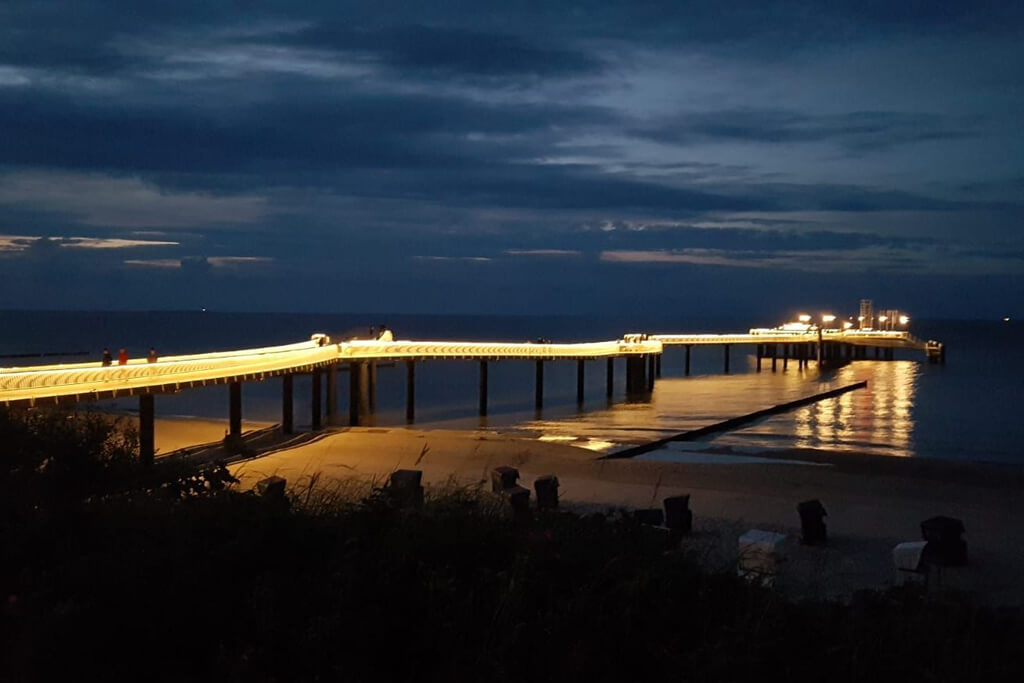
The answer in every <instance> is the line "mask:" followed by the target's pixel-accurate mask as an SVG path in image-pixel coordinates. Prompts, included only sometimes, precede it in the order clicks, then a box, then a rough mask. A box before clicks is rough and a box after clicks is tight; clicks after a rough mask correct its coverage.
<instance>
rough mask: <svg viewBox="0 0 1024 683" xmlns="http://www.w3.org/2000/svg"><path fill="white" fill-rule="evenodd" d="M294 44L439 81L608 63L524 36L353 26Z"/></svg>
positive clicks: (309, 34)
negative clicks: (370, 59)
mask: <svg viewBox="0 0 1024 683" xmlns="http://www.w3.org/2000/svg"><path fill="white" fill-rule="evenodd" d="M288 40H289V43H291V44H296V45H304V46H316V47H325V48H330V49H333V50H340V51H356V52H359V53H362V54H365V55H369V56H373V57H375V58H376V59H379V60H380V61H381V62H382V63H384V64H386V65H388V66H389V67H392V68H394V69H398V70H402V71H406V72H407V71H408V70H412V71H414V72H423V73H425V74H432V75H433V76H437V77H452V76H476V77H487V78H493V77H511V76H521V75H525V76H563V75H579V74H591V73H597V72H600V71H601V70H602V69H603V68H604V66H605V65H604V62H603V60H601V59H599V58H598V57H597V56H595V55H592V54H588V53H586V52H584V51H582V50H569V49H565V48H564V47H550V46H539V45H535V44H533V43H532V42H531V41H530V40H528V39H527V38H526V37H524V36H518V35H513V34H508V33H499V32H484V31H476V30H470V29H466V28H450V27H441V26H424V25H412V26H392V27H388V28H384V29H376V30H371V29H363V30H358V29H353V28H352V26H351V24H348V23H345V24H341V25H339V24H317V25H315V26H313V27H310V28H308V29H306V30H303V31H300V32H297V33H295V34H293V35H291V36H289V38H288Z"/></svg>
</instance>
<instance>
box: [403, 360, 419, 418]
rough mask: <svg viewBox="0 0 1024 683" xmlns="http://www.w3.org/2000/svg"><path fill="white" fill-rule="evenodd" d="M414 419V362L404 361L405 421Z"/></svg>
mask: <svg viewBox="0 0 1024 683" xmlns="http://www.w3.org/2000/svg"><path fill="white" fill-rule="evenodd" d="M415 419H416V361H414V360H407V361H405V421H406V422H408V423H409V424H412V423H413V421H414V420H415Z"/></svg>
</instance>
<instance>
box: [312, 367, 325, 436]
mask: <svg viewBox="0 0 1024 683" xmlns="http://www.w3.org/2000/svg"><path fill="white" fill-rule="evenodd" d="M312 376H313V421H312V425H313V429H320V428H321V427H323V426H324V422H323V410H322V408H321V405H320V403H321V401H322V400H323V390H322V388H321V379H320V377H321V373H320V371H319V370H314V371H313V375H312Z"/></svg>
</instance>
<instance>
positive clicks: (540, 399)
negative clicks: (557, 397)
mask: <svg viewBox="0 0 1024 683" xmlns="http://www.w3.org/2000/svg"><path fill="white" fill-rule="evenodd" d="M533 406H534V407H535V408H536V409H537V410H540V409H541V408H543V407H544V361H542V360H539V361H537V389H536V393H535V394H534V397H533Z"/></svg>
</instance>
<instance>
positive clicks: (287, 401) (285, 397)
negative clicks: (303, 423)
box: [281, 375, 295, 434]
mask: <svg viewBox="0 0 1024 683" xmlns="http://www.w3.org/2000/svg"><path fill="white" fill-rule="evenodd" d="M294 382H295V375H285V376H283V377H282V378H281V433H282V434H293V433H294V432H295V409H294V401H293V389H294Z"/></svg>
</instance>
